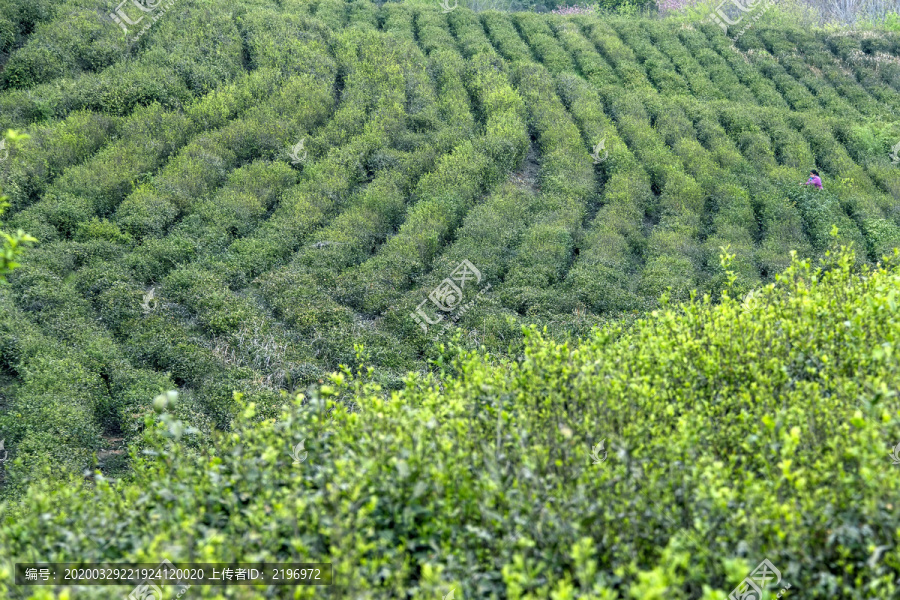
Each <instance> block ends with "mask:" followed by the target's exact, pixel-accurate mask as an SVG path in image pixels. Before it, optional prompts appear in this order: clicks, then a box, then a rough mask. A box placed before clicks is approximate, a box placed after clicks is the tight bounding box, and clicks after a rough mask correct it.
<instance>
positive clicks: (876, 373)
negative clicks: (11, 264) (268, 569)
mask: <svg viewBox="0 0 900 600" xmlns="http://www.w3.org/2000/svg"><path fill="white" fill-rule="evenodd" d="M898 263H900V255H896V256H895V257H894V258H893V260H892V264H891V266H889V267H887V268H882V269H876V270H874V271H873V270H868V269H863V270H862V271H860V272H856V269H855V267H854V266H853V264H854V257H853V256H852V255H850V254H839V255H835V256H829V257H827V259H826V261H825V262H824V263H823V264H822V265H820V266H818V267H815V268H813V267H811V266H810V264H809V263H808V262H806V263H804V262H800V261H798V262H797V263H796V264H794V265H792V266H791V267H789V268H788V270H787V271H786V272H785V273H784V274H783V275H780V276H778V281H777V282H776V283H774V284H770V285H769V286H767V287H765V288H763V289H761V290H759V291H757V292H755V293H754V294H752V295H748V296H747V297H745V298H738V299H731V298H729V297H726V298H724V299H723V300H722V302H720V303H719V304H713V303H711V302H710V300H709V299H706V300H704V301H696V302H694V303H691V304H689V305H687V306H684V307H679V308H677V309H665V310H659V311H654V312H653V314H652V315H648V317H647V318H646V319H641V320H640V321H638V322H637V323H636V325H635V326H634V327H633V328H624V327H609V328H605V329H603V330H598V331H596V332H595V333H594V334H592V335H591V336H589V337H588V338H587V339H585V340H584V342H583V343H582V344H579V345H577V346H568V345H566V344H558V343H555V342H552V341H547V340H543V339H541V337H540V336H539V335H538V333H537V332H535V331H532V332H531V333H530V334H529V335H528V341H527V348H526V350H525V352H524V354H523V356H522V357H521V358H520V359H518V360H515V361H508V360H503V359H500V360H498V359H497V357H493V358H492V357H487V356H484V355H478V354H475V353H467V352H465V351H460V354H459V355H458V357H457V359H456V360H455V361H454V365H453V366H452V371H453V375H452V376H449V375H448V376H446V377H444V378H443V379H442V380H441V381H440V383H439V382H437V381H435V380H433V379H432V380H430V381H428V380H423V379H415V378H410V379H409V380H408V382H407V385H406V387H405V388H404V389H403V390H401V391H399V392H395V393H393V394H391V395H390V396H389V397H385V396H384V394H383V393H382V390H381V388H380V386H378V385H377V384H375V383H374V382H373V381H372V380H371V375H372V372H373V370H367V369H365V368H363V369H362V370H361V371H360V372H356V373H351V371H350V370H349V369H348V370H347V371H346V372H344V373H342V374H339V375H335V376H333V377H332V378H330V381H329V382H328V384H327V385H324V386H322V387H321V389H320V390H319V391H318V392H316V393H314V394H312V395H310V396H308V397H306V398H303V397H302V396H300V397H298V398H297V399H296V400H295V401H293V402H286V403H285V407H284V409H283V411H282V412H281V413H280V414H279V415H278V416H277V418H275V419H264V418H261V415H260V414H259V412H258V411H257V410H256V407H255V406H254V405H252V404H246V403H243V401H242V406H243V408H242V412H241V414H240V416H239V417H238V418H237V419H236V421H235V423H234V426H233V428H232V430H231V431H230V432H220V433H217V434H216V435H215V436H214V439H213V443H212V444H210V445H208V446H197V444H196V443H195V442H194V441H193V440H194V439H195V438H196V436H195V435H192V434H191V432H190V431H185V429H184V426H183V424H181V423H179V422H177V421H175V420H174V419H173V418H172V417H171V416H170V415H168V414H166V415H164V416H163V418H162V420H160V421H158V422H157V424H156V425H154V424H153V419H152V418H149V417H148V419H147V421H146V423H147V425H148V432H147V434H146V437H145V440H144V443H143V444H142V450H139V449H135V451H134V459H135V473H134V476H133V477H131V478H129V479H128V480H124V481H121V482H112V483H111V482H109V481H108V480H105V479H103V478H101V477H97V478H96V479H95V483H94V484H90V483H88V484H82V483H80V482H79V481H78V480H77V479H76V480H73V481H72V482H69V483H68V485H61V486H55V485H53V484H51V483H49V482H48V480H49V479H50V477H51V468H50V467H48V468H47V469H45V471H44V472H43V473H41V474H40V475H41V476H40V477H38V478H37V481H36V483H35V485H34V486H33V487H32V488H31V490H30V491H29V493H28V495H27V497H26V503H25V505H26V506H27V507H28V509H27V510H24V511H16V513H15V518H12V516H11V517H10V518H8V519H5V520H4V522H3V524H2V526H0V556H4V557H9V559H8V560H6V561H5V562H0V592H2V593H4V597H12V598H25V597H31V596H30V595H28V594H27V593H26V592H25V589H24V588H20V589H19V591H17V592H16V591H13V590H12V589H10V588H9V587H8V586H10V583H11V581H10V577H11V575H10V574H11V572H12V562H13V561H14V560H15V561H36V560H57V561H67V560H70V561H74V560H80V561H85V562H87V561H114V562H115V561H133V562H153V563H154V564H156V563H158V562H159V561H161V560H162V559H163V558H167V559H169V560H171V561H173V562H174V563H176V564H178V563H179V561H183V562H228V561H232V562H238V561H245V562H249V561H269V562H276V561H284V562H301V561H308V562H331V563H333V565H334V578H335V579H334V582H335V586H334V587H329V588H323V589H321V590H320V591H319V592H318V593H317V592H315V591H314V589H313V588H308V587H300V588H296V590H297V591H296V594H294V593H293V592H291V593H292V594H294V595H291V596H290V597H294V598H312V597H317V596H319V595H328V596H329V597H345V598H422V599H424V598H438V597H443V596H445V595H446V594H447V593H448V592H449V591H450V590H451V589H455V590H456V596H455V597H458V598H483V597H496V598H555V599H559V598H576V597H581V598H594V599H613V598H676V599H687V598H703V599H704V600H713V599H717V600H722V599H724V598H725V597H726V593H727V592H729V591H730V590H732V589H734V588H735V587H736V586H737V585H738V584H739V582H740V581H741V580H742V579H743V578H744V577H746V576H747V575H748V574H749V573H750V571H751V569H752V568H753V567H754V566H755V565H756V564H758V563H760V562H762V560H763V559H764V558H765V559H768V560H769V561H770V562H771V564H772V565H773V566H774V567H775V568H776V569H778V570H779V571H780V573H781V577H782V581H781V583H780V586H776V587H771V586H770V589H769V591H770V592H771V593H772V594H774V593H775V592H777V590H778V587H782V588H783V587H785V586H786V585H789V587H790V588H791V589H790V590H789V597H798V598H809V599H820V598H822V599H824V598H836V597H837V598H848V599H857V598H881V599H888V598H896V597H897V594H898V593H900V588H898V583H897V573H898V571H900V553H898V551H897V547H898V542H900V539H898V537H900V504H898V503H897V498H898V497H900V496H898V494H900V479H898V478H897V469H898V468H900V467H897V466H896V465H892V464H891V456H890V454H889V450H890V448H891V446H894V445H895V444H896V443H897V442H898V441H900V403H898V396H897V392H896V390H897V389H898V386H900V364H898V356H897V353H896V352H894V349H895V346H896V342H897V339H898V335H900V326H898V322H897V319H896V316H895V315H896V311H897V288H898V285H900V272H898V270H897V269H898V266H897V265H898ZM448 367H450V365H448ZM348 399H352V404H353V408H354V409H353V411H352V412H348V411H347V410H345V408H344V406H345V405H346V401H347V400H348ZM601 442H602V444H601ZM298 443H303V444H304V446H303V447H304V448H305V450H304V455H303V457H302V460H301V461H300V462H298V461H296V460H295V461H294V464H292V462H291V458H292V448H295V447H296V446H297V444H298ZM293 454H294V455H296V450H294V451H293ZM898 460H900V459H898ZM895 462H896V461H895ZM771 583H774V582H770V584H771ZM31 589H32V590H36V589H38V588H31ZM114 589H116V588H97V587H82V588H80V589H77V590H76V589H75V588H71V587H70V588H69V590H70V591H72V592H76V591H77V596H76V597H78V598H105V597H110V596H109V594H110V593H111V592H110V591H109V590H114ZM220 593H224V592H223V591H222V590H220V589H216V588H210V587H198V586H194V587H192V588H191V589H190V594H192V596H191V597H203V598H213V597H216V598H222V597H229V598H263V597H266V598H268V597H288V596H286V595H284V594H286V593H287V592H286V591H285V589H284V588H282V589H281V591H278V589H275V588H273V589H266V588H265V587H264V586H262V587H257V588H256V589H254V588H247V587H242V586H237V587H235V586H232V587H230V588H228V592H227V595H226V596H220V595H217V594H220ZM40 597H45V596H40ZM60 597H63V596H60ZM170 597H171V596H170ZM770 597H774V596H770Z"/></svg>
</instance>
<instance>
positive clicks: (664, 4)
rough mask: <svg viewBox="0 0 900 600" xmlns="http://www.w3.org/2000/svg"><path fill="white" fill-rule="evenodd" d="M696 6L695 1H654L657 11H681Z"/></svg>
mask: <svg viewBox="0 0 900 600" xmlns="http://www.w3.org/2000/svg"><path fill="white" fill-rule="evenodd" d="M694 4H696V0H656V6H657V7H658V8H659V10H681V9H683V8H687V7H688V6H693V5H694Z"/></svg>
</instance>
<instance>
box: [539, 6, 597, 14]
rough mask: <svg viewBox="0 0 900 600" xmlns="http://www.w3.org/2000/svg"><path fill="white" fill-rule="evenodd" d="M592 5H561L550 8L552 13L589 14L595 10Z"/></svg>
mask: <svg viewBox="0 0 900 600" xmlns="http://www.w3.org/2000/svg"><path fill="white" fill-rule="evenodd" d="M595 10H596V8H595V7H594V6H561V7H558V8H554V9H553V10H551V11H550V12H551V14H554V15H590V14H593V13H594V12H595Z"/></svg>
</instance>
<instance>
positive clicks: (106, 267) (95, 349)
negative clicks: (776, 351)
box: [0, 0, 900, 499]
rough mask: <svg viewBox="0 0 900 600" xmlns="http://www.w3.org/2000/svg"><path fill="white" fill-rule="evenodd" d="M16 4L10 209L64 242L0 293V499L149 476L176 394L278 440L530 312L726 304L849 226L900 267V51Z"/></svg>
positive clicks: (652, 33) (748, 37) (656, 25)
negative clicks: (321, 387) (140, 457)
mask: <svg viewBox="0 0 900 600" xmlns="http://www.w3.org/2000/svg"><path fill="white" fill-rule="evenodd" d="M0 6H4V7H12V8H9V10H8V12H5V13H4V15H3V20H0V30H2V31H0V51H2V52H3V53H4V62H3V63H2V66H0V69H2V71H0V129H3V130H5V129H6V128H8V127H12V128H17V129H19V130H22V131H25V132H27V133H29V134H30V135H31V138H30V139H29V140H27V141H25V142H22V143H19V144H16V145H15V146H13V147H10V148H9V149H8V155H6V154H3V153H0V157H2V158H3V160H2V162H0V189H2V190H3V193H5V194H7V195H8V196H9V197H10V198H11V202H12V206H11V209H10V211H9V212H8V213H7V215H6V217H8V220H9V225H10V226H11V227H12V228H18V227H21V228H23V229H24V230H25V231H27V232H29V233H31V234H32V235H34V236H36V237H37V238H38V239H39V240H40V241H41V243H40V245H39V246H38V247H36V248H34V249H32V250H30V251H29V252H28V254H27V255H26V257H25V259H24V260H23V266H22V268H21V269H19V270H18V271H16V272H15V273H14V274H13V275H12V276H11V277H10V286H8V287H6V288H4V289H2V290H0V439H3V440H4V441H5V448H6V449H7V450H8V451H9V456H10V460H9V461H8V462H6V463H5V464H4V468H3V474H4V475H3V477H4V479H3V483H2V485H0V496H2V497H5V498H11V499H14V498H17V497H19V496H20V495H21V494H22V493H23V492H24V489H25V487H26V486H27V484H28V482H29V481H32V480H33V476H34V474H35V473H39V472H41V470H42V469H43V468H45V467H52V473H53V477H55V478H60V479H64V478H65V477H67V476H68V475H69V474H73V473H74V474H81V473H82V472H83V471H84V469H85V468H93V467H99V468H101V469H102V470H103V471H104V472H106V473H107V474H117V473H123V472H125V471H126V470H127V465H128V462H129V459H128V457H127V454H126V453H125V452H124V450H125V448H126V447H127V446H128V444H130V443H132V442H139V441H140V439H141V437H140V436H141V432H142V430H143V429H144V427H145V417H146V416H148V415H151V414H152V408H151V401H150V399H151V398H153V397H154V396H155V395H156V394H157V393H159V392H160V391H163V390H168V389H179V390H180V392H181V402H180V403H179V404H178V407H177V409H175V410H176V416H177V417H178V418H179V419H181V420H183V421H184V422H185V423H186V424H188V425H190V426H192V427H195V428H197V429H198V430H199V431H200V432H201V433H202V434H203V435H204V436H209V435H210V434H211V432H212V431H213V430H215V429H217V428H218V429H228V428H229V427H230V426H231V420H232V418H233V417H234V416H235V415H236V414H238V410H239V409H238V404H237V403H236V401H235V400H234V398H233V392H234V391H235V390H238V391H240V392H241V393H243V394H244V398H245V400H246V401H252V402H254V403H255V404H256V407H257V410H258V411H259V414H260V415H261V417H266V418H271V417H275V416H276V415H278V414H279V412H280V410H281V409H280V407H281V405H282V403H283V396H282V393H283V392H288V393H290V394H295V393H297V392H299V391H304V390H306V389H307V388H308V386H310V385H311V384H318V383H321V382H324V380H325V378H326V377H327V376H328V375H327V374H328V373H329V372H331V371H333V370H336V369H338V368H339V366H340V365H355V364H358V361H359V360H361V361H363V362H364V363H365V364H366V365H370V366H371V367H372V368H373V369H374V371H373V373H374V374H373V377H374V378H375V380H376V381H377V382H378V383H379V384H380V385H382V387H383V388H385V389H400V388H402V387H403V386H404V383H403V382H404V377H405V374H406V373H407V372H409V371H420V372H423V371H426V370H429V369H438V368H440V365H441V364H444V362H442V361H444V360H445V359H444V357H443V351H442V349H441V346H440V344H441V343H442V342H448V341H449V340H450V339H451V337H452V335H453V333H454V332H455V333H458V334H459V336H460V338H461V339H460V343H461V344H462V345H463V346H464V347H466V348H469V349H474V348H479V347H484V348H485V349H487V350H488V351H490V352H493V353H497V354H499V355H506V356H511V357H514V356H518V355H520V354H521V353H522V351H523V344H524V339H523V336H522V333H521V325H522V324H537V325H538V326H540V327H546V328H547V331H548V335H549V336H551V337H553V338H554V339H565V338H567V337H573V338H577V337H579V336H583V335H586V334H587V332H589V331H590V328H591V327H592V326H594V325H598V324H604V323H606V322H607V320H608V319H615V318H620V317H622V316H623V315H628V316H629V317H628V318H634V315H636V314H644V313H645V312H646V311H648V310H653V309H654V308H657V307H658V303H659V299H660V298H664V299H669V300H670V301H683V300H686V299H687V298H689V296H690V294H691V290H699V292H700V293H701V294H704V293H710V294H711V295H712V296H713V297H718V296H719V293H720V292H721V291H722V289H723V286H724V285H725V284H726V282H727V280H728V277H727V275H726V273H725V270H724V269H723V267H722V265H721V264H720V259H719V257H720V254H721V249H720V248H721V247H728V248H729V250H728V252H730V253H731V254H733V255H734V259H733V261H732V267H731V268H732V269H733V271H734V276H735V282H734V292H733V293H739V294H743V293H745V292H746V291H748V290H750V289H752V288H758V287H760V286H764V285H766V284H768V283H770V282H772V281H774V278H775V276H776V274H777V273H779V272H781V271H782V270H783V269H784V268H785V267H786V266H787V265H788V264H789V263H790V252H791V251H792V250H794V251H796V252H797V253H798V255H799V256H800V257H801V258H809V257H816V256H819V255H820V254H821V253H822V252H823V251H824V249H825V248H826V247H827V246H828V244H829V243H830V237H829V233H830V232H831V231H832V227H833V226H837V228H838V237H839V242H841V243H851V242H852V243H853V244H854V247H855V248H856V249H857V254H856V256H857V260H858V262H860V263H874V262H876V261H877V260H878V259H879V258H880V257H881V256H882V255H883V254H885V253H889V251H890V249H891V248H893V247H896V246H900V168H898V165H897V164H894V163H893V162H892V159H891V156H890V150H891V147H892V146H893V145H894V144H896V143H897V142H900V35H897V34H874V33H859V34H846V33H831V34H826V33H811V32H807V31H801V30H795V29H778V30H772V29H766V28H764V27H762V26H761V25H756V26H754V27H753V28H751V29H750V30H748V32H747V33H746V34H745V35H744V36H743V37H741V39H740V41H739V43H738V44H737V46H736V47H733V46H732V45H730V42H729V40H728V39H727V38H725V37H724V36H723V35H722V32H721V31H720V30H719V29H718V28H717V27H715V26H708V25H703V26H700V25H698V26H693V27H691V26H681V25H671V24H667V23H666V22H660V21H649V20H633V19H632V20H629V19H608V20H606V19H599V18H597V17H575V18H571V17H565V18H564V17H558V16H553V15H536V14H529V13H522V14H515V15H511V14H501V13H481V14H476V13H472V12H470V11H468V10H465V9H462V8H459V9H456V10H453V11H450V12H449V13H444V12H442V11H441V10H440V8H439V7H437V6H436V7H435V8H434V9H433V10H431V9H423V8H411V7H409V6H405V5H403V4H395V3H388V4H384V5H383V6H378V5H376V4H373V3H369V2H341V1H338V0H320V1H315V0H311V1H303V2H301V1H297V0H281V1H275V0H251V1H246V2H239V3H236V2H226V1H224V0H216V1H202V2H201V1H200V0H179V2H177V4H176V6H177V9H175V8H173V9H171V10H166V11H164V12H163V13H160V14H158V15H157V16H158V17H159V18H158V20H155V21H153V22H152V24H151V26H150V27H149V28H147V30H146V34H144V35H142V36H141V37H140V39H139V40H137V41H136V42H134V43H133V44H131V43H130V38H129V36H133V35H134V33H135V31H134V30H132V31H130V32H129V33H125V32H124V31H123V30H122V29H121V28H120V27H119V26H118V25H116V24H115V23H113V22H112V21H110V20H108V19H106V18H105V17H104V15H106V14H107V13H108V12H109V10H110V7H109V6H107V4H106V3H105V2H103V3H100V2H98V1H96V0H68V1H66V2H56V3H52V2H43V3H34V4H33V5H26V4H25V3H22V2H19V1H18V0H0ZM29 6H30V8H29ZM135 15H136V13H135ZM145 23H147V24H150V21H145ZM142 25H143V24H142ZM6 55H8V56H6ZM811 168H817V169H818V170H819V171H820V172H821V173H822V175H823V179H824V181H825V189H824V190H822V191H816V190H811V189H807V188H801V187H800V186H799V185H798V184H799V183H800V182H803V181H805V179H806V175H807V173H808V171H809V170H810V169H811ZM447 325H449V326H450V327H449V328H445V326H447ZM358 357H359V358H358ZM786 360H787V359H786Z"/></svg>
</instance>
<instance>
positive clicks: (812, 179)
mask: <svg viewBox="0 0 900 600" xmlns="http://www.w3.org/2000/svg"><path fill="white" fill-rule="evenodd" d="M800 185H814V186H816V188H817V189H820V190H821V189H822V179H821V178H820V177H819V172H818V171H816V170H815V169H813V170H812V171H810V172H809V179H807V180H806V183H801V184H800Z"/></svg>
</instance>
